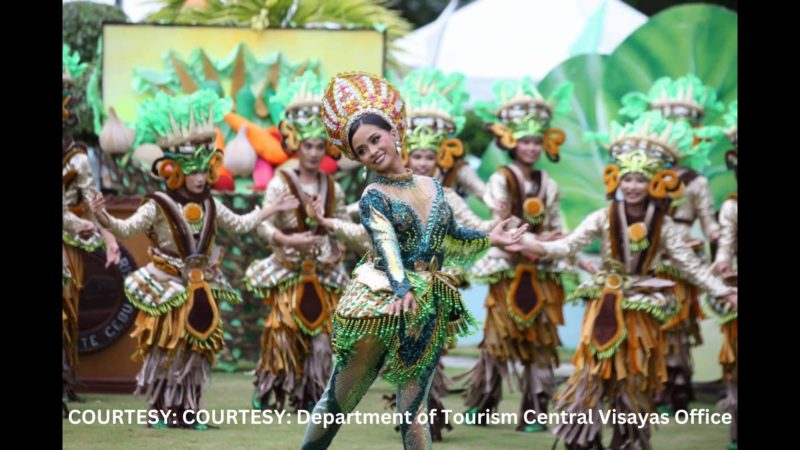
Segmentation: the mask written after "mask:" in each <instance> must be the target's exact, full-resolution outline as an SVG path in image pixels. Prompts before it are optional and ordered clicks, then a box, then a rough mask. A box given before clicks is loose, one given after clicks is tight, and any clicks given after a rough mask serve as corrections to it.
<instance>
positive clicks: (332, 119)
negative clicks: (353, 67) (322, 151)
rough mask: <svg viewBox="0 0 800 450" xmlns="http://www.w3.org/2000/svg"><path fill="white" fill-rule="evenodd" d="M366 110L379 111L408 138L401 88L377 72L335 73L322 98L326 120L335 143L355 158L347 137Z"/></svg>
mask: <svg viewBox="0 0 800 450" xmlns="http://www.w3.org/2000/svg"><path fill="white" fill-rule="evenodd" d="M366 114H375V115H377V116H379V117H381V118H382V119H383V120H385V121H386V122H387V123H388V124H389V125H392V126H393V127H395V129H397V132H398V135H399V137H400V140H401V143H402V141H403V139H404V138H405V128H406V107H405V103H404V102H403V100H402V99H401V98H400V93H399V92H398V90H397V88H396V87H394V86H393V85H392V84H391V83H389V82H388V81H386V80H385V79H384V78H381V77H379V76H377V75H373V74H369V73H365V72H345V73H339V74H337V75H336V76H335V77H333V78H332V79H331V81H330V83H329V84H328V88H327V89H326V90H325V95H324V96H323V98H322V121H323V123H324V124H325V130H326V131H327V132H328V137H329V138H330V140H331V143H332V144H333V145H335V146H336V147H338V148H339V149H340V150H341V151H342V152H343V153H344V154H345V155H347V157H348V158H350V159H352V160H355V159H356V157H355V154H354V153H353V149H352V148H350V144H349V142H348V139H347V134H348V133H349V132H350V127H351V126H352V125H353V123H355V121H356V120H358V119H359V118H361V117H363V116H364V115H366Z"/></svg>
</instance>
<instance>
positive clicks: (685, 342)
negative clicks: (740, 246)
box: [620, 74, 723, 412]
mask: <svg viewBox="0 0 800 450" xmlns="http://www.w3.org/2000/svg"><path fill="white" fill-rule="evenodd" d="M622 105H623V106H622V108H621V109H620V113H621V114H622V115H624V116H627V117H629V118H631V119H635V118H636V117H638V116H640V115H641V114H642V113H644V112H645V111H653V110H655V111H660V112H661V114H662V116H663V117H664V118H665V119H667V120H670V121H677V122H683V123H686V124H689V125H690V126H692V128H693V132H692V135H691V136H687V137H686V139H684V140H683V142H682V143H680V144H679V145H677V146H675V147H674V148H671V149H668V153H669V154H670V156H671V160H670V161H668V165H670V166H671V168H672V169H673V170H674V171H675V172H676V174H677V175H678V176H679V177H680V178H681V181H682V182H683V185H684V187H685V191H684V194H683V196H682V197H681V198H679V199H677V200H676V201H674V202H673V205H672V208H671V211H670V215H671V216H672V219H673V221H674V222H675V225H676V226H677V227H678V229H680V230H681V232H682V233H683V236H684V240H686V241H687V242H688V243H690V245H691V246H692V247H693V248H694V249H695V250H696V251H697V253H698V256H700V257H701V258H704V259H707V257H704V256H703V253H704V252H703V247H704V245H703V244H704V242H703V241H701V240H697V239H694V238H692V237H690V232H691V229H692V225H693V224H694V222H695V221H696V220H698V219H699V220H700V224H701V225H702V226H701V229H702V231H703V234H704V235H705V237H706V239H707V240H713V239H712V237H715V236H718V235H719V225H718V224H717V223H716V221H715V220H714V213H713V203H714V199H713V196H712V195H711V191H710V189H709V183H708V179H707V178H706V177H704V176H703V174H702V169H703V168H704V167H705V166H707V165H708V163H709V160H708V155H709V152H710V151H711V148H712V146H711V145H709V141H708V140H707V139H702V138H701V136H704V135H707V134H708V130H707V129H706V127H703V126H702V123H703V118H704V116H705V115H706V114H707V113H708V112H711V111H721V109H722V107H723V105H722V102H720V101H719V100H717V94H716V92H715V91H714V90H713V89H712V88H711V87H709V86H705V85H703V83H702V81H701V80H700V79H699V78H697V77H696V76H694V75H692V74H688V75H686V76H683V77H680V78H675V79H672V78H670V77H662V78H659V79H658V80H656V81H655V82H654V83H653V85H652V86H651V88H650V90H649V91H648V92H647V93H639V92H631V93H628V94H626V95H625V96H624V97H623V98H622ZM656 270H657V273H658V274H659V276H660V277H663V278H665V279H668V280H672V281H674V282H675V296H676V298H677V300H678V304H679V305H680V311H679V313H678V314H677V315H676V316H675V317H673V318H672V319H671V320H670V321H669V322H667V323H665V324H664V331H665V341H664V343H665V345H666V349H665V354H666V358H667V370H668V372H669V379H668V381H667V384H666V385H665V388H664V390H663V391H660V392H659V393H658V394H657V396H656V397H657V398H656V401H657V403H658V404H659V405H660V410H662V411H670V412H675V411H681V410H683V411H685V410H687V409H688V407H689V402H690V401H691V400H693V399H694V392H693V389H692V374H693V372H694V368H693V366H694V364H693V361H692V352H691V347H693V346H696V345H701V344H702V343H703V338H702V336H701V334H700V326H699V321H700V320H702V319H704V315H703V310H702V308H701V305H700V288H699V287H698V286H696V285H693V284H692V283H690V282H689V278H688V276H687V275H686V274H684V273H682V272H681V271H680V270H679V269H678V268H677V267H676V266H675V265H674V264H670V261H669V259H665V260H664V264H662V265H661V266H659V267H658V268H657V269H656Z"/></svg>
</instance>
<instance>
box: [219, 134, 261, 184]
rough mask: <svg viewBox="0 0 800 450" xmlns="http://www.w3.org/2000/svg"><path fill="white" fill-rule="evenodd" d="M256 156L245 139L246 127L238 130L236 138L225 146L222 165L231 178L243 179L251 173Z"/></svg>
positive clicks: (254, 165)
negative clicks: (231, 175) (229, 172)
mask: <svg viewBox="0 0 800 450" xmlns="http://www.w3.org/2000/svg"><path fill="white" fill-rule="evenodd" d="M257 159H258V155H256V151H255V149H254V148H253V146H252V145H251V144H250V141H249V140H248V139H247V126H246V125H245V126H242V127H241V128H239V132H238V133H237V134H236V137H235V138H234V139H233V140H232V141H230V142H229V143H228V145H227V146H225V159H224V161H223V165H224V166H225V167H226V168H227V169H228V170H230V171H231V174H233V176H237V177H244V176H249V175H250V174H251V173H253V169H255V167H256V160H257Z"/></svg>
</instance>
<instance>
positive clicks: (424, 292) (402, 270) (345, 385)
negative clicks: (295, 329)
mask: <svg viewBox="0 0 800 450" xmlns="http://www.w3.org/2000/svg"><path fill="white" fill-rule="evenodd" d="M377 93H379V95H376V94H377ZM364 114H375V115H378V116H379V117H381V118H383V119H384V120H385V121H386V122H387V123H389V124H392V125H393V126H394V127H395V129H396V130H397V131H398V135H399V136H398V137H399V139H400V140H401V141H402V139H403V138H404V137H405V108H404V102H403V100H402V99H401V98H400V96H399V94H398V92H397V90H396V88H395V87H394V86H392V85H391V84H390V83H388V82H387V81H386V80H384V79H381V78H378V77H375V76H373V75H368V74H364V73H346V74H340V75H337V76H336V77H334V78H333V80H332V81H331V83H330V85H329V86H328V89H327V91H326V94H325V97H324V99H323V119H324V121H325V124H326V128H327V130H328V134H329V136H330V137H331V141H332V142H333V143H334V145H336V146H337V147H339V148H341V149H342V150H343V152H345V153H346V154H347V155H348V156H349V157H350V158H351V159H355V156H354V155H353V150H352V149H351V148H350V145H349V142H348V139H347V134H348V132H349V131H350V130H349V128H350V125H351V124H352V123H353V121H354V120H355V119H356V118H358V117H361V116H363V115H364ZM359 206H360V214H361V223H362V225H363V226H364V227H365V228H366V230H367V232H368V233H369V236H370V238H371V239H370V240H371V243H372V248H373V251H372V253H371V255H370V256H369V257H367V258H365V259H364V260H363V261H362V263H361V264H360V265H359V266H358V267H357V268H356V269H355V270H354V271H353V276H354V278H353V279H352V280H351V281H350V283H349V284H348V285H347V288H346V290H345V292H344V294H343V295H342V296H341V297H340V299H339V305H338V306H337V308H336V312H335V314H334V330H333V340H334V344H333V345H334V351H335V353H336V363H335V366H334V369H333V375H332V376H331V379H330V381H329V382H328V385H327V387H326V389H325V392H324V393H323V396H322V399H321V400H320V402H319V403H318V404H317V405H316V407H315V408H314V411H313V414H325V413H349V412H351V411H353V409H354V408H355V407H356V405H357V404H358V402H359V401H360V399H361V398H362V397H363V395H364V394H365V393H366V391H367V389H368V388H369V386H370V385H371V384H372V382H373V381H374V380H375V378H376V377H377V376H378V374H379V373H380V372H381V367H383V370H382V372H383V374H384V376H385V378H386V379H387V380H388V381H390V382H391V383H393V384H395V385H397V409H398V412H401V413H403V412H408V413H410V415H411V416H412V417H413V420H412V423H408V422H405V421H404V422H403V423H402V424H401V426H400V432H401V436H402V439H403V445H404V447H405V448H415V449H419V448H430V447H431V437H430V433H429V431H428V426H427V421H420V420H419V416H420V415H422V414H425V413H426V412H427V396H428V392H429V390H430V386H431V381H432V377H433V373H434V369H435V367H436V362H437V360H438V357H439V354H440V352H441V350H442V349H443V348H444V347H445V345H447V343H448V342H449V341H450V340H451V339H453V338H454V337H455V336H457V335H463V334H465V333H467V332H468V330H469V328H470V325H471V324H472V323H473V319H472V317H471V316H470V314H469V312H468V310H467V308H466V306H465V305H464V303H463V301H462V299H461V295H460V294H459V292H458V290H457V289H456V288H455V287H454V286H453V285H452V281H451V279H450V278H449V277H448V276H447V274H446V273H444V272H442V271H440V269H439V268H440V267H442V266H445V267H446V266H447V265H451V264H456V265H459V264H468V263H470V262H471V261H472V259H473V258H474V257H475V256H478V255H480V254H481V253H483V251H484V250H486V249H487V248H488V245H489V238H488V236H487V235H486V234H484V233H481V232H478V231H473V230H469V229H466V228H463V227H462V226H460V225H459V224H458V223H457V222H456V220H455V218H454V217H453V213H452V210H451V208H450V206H449V205H448V204H447V202H446V201H445V199H444V193H443V189H442V186H441V183H440V182H439V181H438V180H434V179H431V178H425V177H417V176H414V175H412V174H411V172H410V171H408V172H407V173H406V174H404V175H401V176H396V177H384V176H377V177H376V181H375V182H374V183H373V184H371V185H369V186H368V187H367V188H366V189H365V191H364V193H363V195H362V197H361V200H360V202H359ZM409 292H412V293H413V296H414V299H415V300H416V304H417V306H418V310H417V312H416V314H412V313H411V312H407V313H405V314H401V315H399V316H394V315H388V314H387V313H386V312H385V310H384V308H385V307H386V306H387V305H389V304H390V303H392V302H393V301H395V299H399V298H402V297H403V296H405V295H406V294H407V293H409ZM339 427H340V425H337V424H334V425H329V426H328V427H323V425H322V424H310V425H309V426H308V428H307V429H306V434H305V438H304V441H303V445H302V448H304V449H317V448H327V447H328V446H329V445H330V443H331V441H332V440H333V438H334V436H335V434H336V432H337V431H338V429H339Z"/></svg>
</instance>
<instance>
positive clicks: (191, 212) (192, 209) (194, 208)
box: [183, 203, 203, 223]
mask: <svg viewBox="0 0 800 450" xmlns="http://www.w3.org/2000/svg"><path fill="white" fill-rule="evenodd" d="M183 216H184V217H186V220H187V221H188V222H189V223H197V222H200V219H202V218H203V209H202V208H200V205H198V204H197V203H189V204H187V205H186V206H184V207H183Z"/></svg>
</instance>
